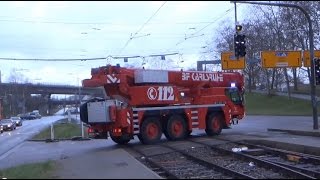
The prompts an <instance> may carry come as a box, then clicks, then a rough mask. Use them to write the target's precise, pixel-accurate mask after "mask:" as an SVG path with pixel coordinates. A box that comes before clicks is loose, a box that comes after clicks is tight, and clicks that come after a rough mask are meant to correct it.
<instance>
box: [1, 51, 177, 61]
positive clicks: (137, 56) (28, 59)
mask: <svg viewBox="0 0 320 180" xmlns="http://www.w3.org/2000/svg"><path fill="white" fill-rule="evenodd" d="M177 54H179V53H178V52H175V53H163V54H151V55H135V56H112V55H109V56H107V57H99V58H78V59H72V58H70V59H59V58H51V59H48V58H43V59H42V58H6V57H0V60H8V61H97V60H106V59H108V58H112V59H124V58H145V57H155V56H171V55H177Z"/></svg>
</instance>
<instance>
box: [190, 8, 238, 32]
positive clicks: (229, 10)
mask: <svg viewBox="0 0 320 180" xmlns="http://www.w3.org/2000/svg"><path fill="white" fill-rule="evenodd" d="M239 6H240V5H238V7H239ZM232 9H233V7H232V8H230V9H228V10H226V11H225V13H224V14H223V15H222V16H220V17H218V18H217V19H215V20H214V21H212V22H211V23H209V24H208V25H206V26H204V27H203V28H201V29H200V30H199V31H197V32H195V33H193V34H191V35H195V34H197V33H199V32H201V31H202V30H204V29H205V28H207V27H209V26H210V25H211V24H213V23H215V22H217V21H218V20H219V19H221V18H222V17H224V16H225V15H227V14H228V13H229V12H231V10H232Z"/></svg>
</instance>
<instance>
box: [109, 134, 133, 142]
mask: <svg viewBox="0 0 320 180" xmlns="http://www.w3.org/2000/svg"><path fill="white" fill-rule="evenodd" d="M110 137H111V139H112V141H113V142H115V143H117V144H120V145H124V144H128V142H129V141H130V140H131V138H130V137H129V136H127V135H123V136H113V135H112V133H110Z"/></svg>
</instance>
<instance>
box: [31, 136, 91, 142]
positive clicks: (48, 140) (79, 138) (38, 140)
mask: <svg viewBox="0 0 320 180" xmlns="http://www.w3.org/2000/svg"><path fill="white" fill-rule="evenodd" d="M89 140H91V139H90V138H82V137H81V136H79V137H78V136H76V137H72V138H61V139H50V138H48V139H28V140H27V141H32V142H46V143H49V142H59V141H89Z"/></svg>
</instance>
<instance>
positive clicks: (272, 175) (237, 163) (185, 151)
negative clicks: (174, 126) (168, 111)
mask: <svg viewBox="0 0 320 180" xmlns="http://www.w3.org/2000/svg"><path fill="white" fill-rule="evenodd" d="M206 141H208V142H209V141H211V142H212V141H215V140H214V139H212V138H203V139H201V140H200V141H199V138H191V139H187V140H185V141H170V142H163V143H160V144H157V145H148V146H143V145H142V146H131V150H133V151H135V152H136V153H138V154H139V155H138V156H137V157H138V159H139V160H140V161H141V162H143V163H144V164H145V165H146V166H148V167H149V168H150V169H151V170H153V171H155V172H156V173H158V174H159V175H160V176H161V177H163V178H166V179H171V178H175V179H182V178H183V179H185V178H189V179H190V178H191V179H197V178H211V179H301V178H303V179H317V175H315V174H312V173H309V172H307V171H299V170H297V169H295V168H292V167H289V166H285V165H283V164H280V163H279V162H278V163H275V162H272V161H270V160H267V159H263V158H262V157H255V156H253V155H252V154H246V153H244V151H242V152H233V151H232V150H231V149H232V148H234V147H239V146H241V145H242V146H244V145H243V144H239V143H236V142H230V141H224V140H220V143H219V144H216V145H210V144H208V143H205V142H206ZM231 143H233V144H231ZM246 146H247V147H249V144H246ZM249 148H250V149H251V148H252V147H251V146H250V147H249ZM248 152H249V151H248Z"/></svg>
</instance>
